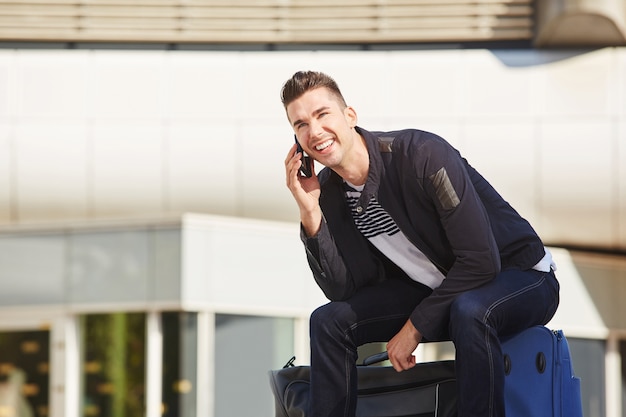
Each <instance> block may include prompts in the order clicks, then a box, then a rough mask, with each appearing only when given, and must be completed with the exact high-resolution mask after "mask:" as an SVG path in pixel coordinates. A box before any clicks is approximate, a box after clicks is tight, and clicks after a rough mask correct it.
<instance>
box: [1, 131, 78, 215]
mask: <svg viewBox="0 0 626 417" xmlns="http://www.w3.org/2000/svg"><path fill="white" fill-rule="evenodd" d="M87 132H88V130H87V127H86V126H85V125H84V124H82V123H81V122H80V121H77V122H74V121H67V122H65V121H58V122H55V121H52V120H47V119H46V120H39V119H23V120H22V121H21V123H18V124H16V125H15V126H14V142H15V145H14V146H15V154H16V159H15V167H14V172H13V175H15V177H16V187H17V191H16V196H15V199H16V201H15V204H16V206H17V208H18V212H17V219H15V220H17V221H20V222H21V221H39V220H56V219H63V218H70V219H71V218H82V217H85V216H86V215H87V214H88V212H89V202H88V191H89V190H88V183H87V174H88V171H89V169H90V167H89V161H88V159H87V150H88V144H87Z"/></svg>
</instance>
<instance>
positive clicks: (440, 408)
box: [270, 360, 457, 417]
mask: <svg viewBox="0 0 626 417" xmlns="http://www.w3.org/2000/svg"><path fill="white" fill-rule="evenodd" d="M290 362H291V361H290ZM357 372H358V378H359V382H358V399H357V410H356V415H357V417H400V416H401V417H456V415H457V413H456V397H457V394H456V377H455V373H454V361H451V360H449V361H438V362H424V363H418V364H416V365H415V366H414V367H413V368H411V369H409V370H407V371H404V372H396V371H395V370H394V369H393V368H392V367H390V366H362V365H360V366H358V367H357ZM270 386H271V388H272V392H273V394H274V399H275V404H276V417H307V416H306V410H307V407H308V402H309V367H308V366H287V367H285V368H283V369H279V370H273V371H270Z"/></svg>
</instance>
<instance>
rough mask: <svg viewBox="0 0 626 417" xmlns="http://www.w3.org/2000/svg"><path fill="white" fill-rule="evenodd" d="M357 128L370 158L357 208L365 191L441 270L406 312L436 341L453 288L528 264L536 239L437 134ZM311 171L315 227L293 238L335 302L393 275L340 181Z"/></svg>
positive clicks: (536, 254) (533, 259) (537, 250)
mask: <svg viewBox="0 0 626 417" xmlns="http://www.w3.org/2000/svg"><path fill="white" fill-rule="evenodd" d="M357 131H358V132H359V133H360V134H361V135H362V136H363V138H364V139H365V142H366V144H367V148H368V151H369V158H370V164H369V174H368V178H367V181H366V183H365V187H364V189H363V192H362V194H361V198H360V200H359V206H361V207H362V209H363V210H367V207H368V204H369V201H370V200H371V198H372V197H374V196H375V197H376V199H377V200H378V201H379V203H380V204H381V205H382V207H384V208H385V210H386V211H387V212H388V213H389V214H390V215H391V217H392V218H393V219H394V220H395V222H396V224H397V225H398V227H399V228H400V229H401V230H402V232H403V233H404V234H405V235H406V237H407V238H408V239H409V240H410V241H411V242H412V243H413V244H414V245H415V246H416V247H418V248H419V249H420V250H421V251H422V252H423V253H424V254H425V255H426V256H427V257H428V258H429V259H430V260H431V261H432V262H433V264H435V265H436V266H437V268H439V270H440V271H441V272H442V273H443V274H444V275H445V279H444V280H443V283H442V284H441V285H440V286H439V287H438V288H436V289H435V290H434V291H433V292H432V294H431V295H430V296H429V297H427V298H426V299H425V300H423V301H422V302H421V303H419V304H418V305H417V307H416V308H415V310H414V311H413V313H412V314H411V317H410V319H411V322H412V323H413V324H414V325H415V327H416V328H417V329H418V330H419V331H420V332H421V333H422V335H423V336H424V337H425V338H426V339H428V340H441V339H442V338H446V337H447V328H448V320H449V309H450V304H451V303H452V301H453V300H454V298H455V297H456V296H457V295H458V294H460V293H462V292H463V291H467V290H469V289H472V288H476V287H478V286H481V285H483V284H485V283H486V282H489V281H490V280H492V279H493V278H494V277H495V276H496V274H498V273H499V271H500V270H504V269H509V268H516V269H522V270H526V269H530V268H532V267H533V266H534V265H535V264H537V263H538V262H539V261H540V260H541V259H542V257H543V256H544V254H545V251H544V246H543V243H542V242H541V240H540V239H539V237H538V236H537V234H536V233H535V231H534V230H533V228H532V227H531V225H530V224H529V223H528V222H527V221H526V220H525V219H523V218H522V217H521V216H520V215H519V214H518V213H517V212H516V211H515V210H514V209H513V208H512V207H511V206H510V205H509V204H508V203H507V202H506V201H505V200H504V199H503V198H502V197H501V196H500V195H499V194H498V193H497V192H496V190H495V189H494V188H493V187H492V186H491V185H490V184H489V183H488V182H487V181H486V180H485V179H484V178H483V177H482V176H481V175H480V174H479V173H478V172H477V171H476V170H475V169H474V168H472V167H471V166H470V165H469V164H468V163H467V161H466V160H465V159H463V158H462V157H461V155H460V154H459V152H458V151H457V150H456V149H454V148H453V147H452V146H451V145H450V144H449V143H448V142H446V141H445V140H444V139H442V138H441V137H439V136H437V135H434V134H432V133H428V132H424V131H420V130H414V129H407V130H400V131H395V132H368V131H366V130H364V129H361V128H357ZM318 177H319V180H320V185H321V195H320V206H321V208H322V213H323V220H322V224H321V229H320V231H319V233H318V234H317V235H315V236H312V237H306V235H305V234H304V232H302V240H303V242H304V244H305V248H306V252H307V259H308V262H309V266H310V267H311V270H312V271H313V276H314V278H315V280H316V282H317V284H318V285H319V286H320V288H321V289H322V291H323V292H324V294H325V295H326V297H327V298H328V299H330V300H345V299H347V298H349V297H350V296H351V295H352V294H354V293H355V292H356V291H358V290H359V288H361V287H363V286H366V285H372V284H374V283H377V282H381V281H382V280H385V279H387V278H388V277H389V276H390V274H398V273H399V272H398V268H397V267H394V265H392V264H391V262H390V261H389V260H388V259H387V258H386V257H385V256H384V255H382V254H381V253H380V252H379V251H378V250H377V249H376V248H374V246H373V245H371V244H370V243H369V241H368V240H367V239H366V238H364V237H363V235H361V233H359V231H358V230H357V229H356V226H355V224H354V221H353V220H352V215H351V213H350V210H349V208H348V205H347V202H346V196H345V191H344V186H343V183H342V179H341V178H340V177H339V176H338V175H337V174H336V173H335V172H334V171H332V170H330V169H328V168H324V169H323V170H322V171H321V172H320V173H319V176H318ZM400 274H402V273H401V272H400ZM407 279H408V277H407Z"/></svg>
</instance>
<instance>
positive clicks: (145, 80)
mask: <svg viewBox="0 0 626 417" xmlns="http://www.w3.org/2000/svg"><path fill="white" fill-rule="evenodd" d="M91 60H92V62H91V70H90V80H89V87H88V94H89V102H90V106H89V107H90V109H92V110H91V111H92V114H91V116H92V117H95V118H106V117H125V118H131V119H132V118H140V117H158V116H162V115H163V114H164V96H165V93H164V89H165V84H164V83H165V80H164V75H163V73H164V62H165V54H164V53H163V52H157V53H153V52H148V51H141V52H138V51H98V52H97V53H96V52H94V53H93V55H92V57H91Z"/></svg>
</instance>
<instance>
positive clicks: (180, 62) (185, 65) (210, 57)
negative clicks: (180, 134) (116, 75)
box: [155, 52, 249, 121]
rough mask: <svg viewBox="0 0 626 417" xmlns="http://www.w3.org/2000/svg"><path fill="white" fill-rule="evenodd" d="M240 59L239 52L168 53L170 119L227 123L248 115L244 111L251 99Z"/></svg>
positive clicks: (166, 77)
mask: <svg viewBox="0 0 626 417" xmlns="http://www.w3.org/2000/svg"><path fill="white" fill-rule="evenodd" d="M239 56H240V54H239V53H237V52H224V53H219V52H216V53H211V54H205V53H202V52H173V53H170V54H167V55H166V58H165V68H166V70H167V73H166V74H165V76H164V79H163V83H164V86H165V88H166V102H165V104H166V111H167V115H168V117H174V118H177V117H200V118H202V119H203V120H221V121H224V120H233V119H236V118H240V117H242V116H244V115H245V113H243V114H242V111H241V109H242V107H243V106H244V105H245V104H246V103H247V102H248V101H249V100H247V99H246V98H245V97H246V96H247V91H245V90H244V89H243V81H244V77H243V76H242V75H243V74H242V70H241V69H240V65H237V61H239ZM156 82H158V81H157V80H155V83H156Z"/></svg>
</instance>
